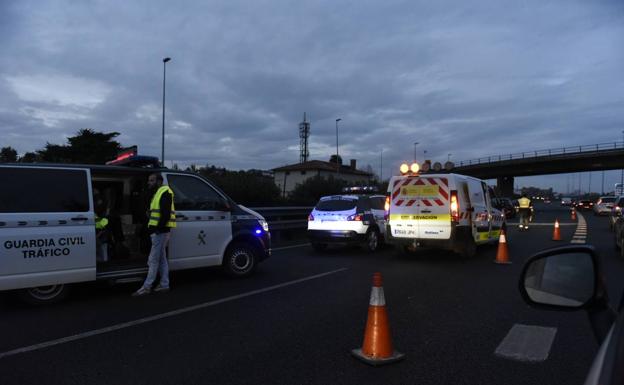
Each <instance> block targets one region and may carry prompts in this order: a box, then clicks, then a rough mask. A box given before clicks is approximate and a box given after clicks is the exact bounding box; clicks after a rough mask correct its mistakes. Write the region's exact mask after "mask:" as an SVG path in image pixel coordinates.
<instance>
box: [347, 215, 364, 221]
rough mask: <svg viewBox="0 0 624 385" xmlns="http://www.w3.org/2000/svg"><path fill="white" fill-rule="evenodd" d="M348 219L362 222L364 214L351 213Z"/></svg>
mask: <svg viewBox="0 0 624 385" xmlns="http://www.w3.org/2000/svg"><path fill="white" fill-rule="evenodd" d="M347 220H348V221H358V222H361V221H362V214H353V215H349V216H348V217H347Z"/></svg>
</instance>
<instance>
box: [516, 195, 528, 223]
mask: <svg viewBox="0 0 624 385" xmlns="http://www.w3.org/2000/svg"><path fill="white" fill-rule="evenodd" d="M518 208H519V211H520V230H522V229H523V228H524V229H525V230H528V229H529V217H530V216H531V200H530V199H529V198H527V196H526V194H522V197H521V198H520V199H518Z"/></svg>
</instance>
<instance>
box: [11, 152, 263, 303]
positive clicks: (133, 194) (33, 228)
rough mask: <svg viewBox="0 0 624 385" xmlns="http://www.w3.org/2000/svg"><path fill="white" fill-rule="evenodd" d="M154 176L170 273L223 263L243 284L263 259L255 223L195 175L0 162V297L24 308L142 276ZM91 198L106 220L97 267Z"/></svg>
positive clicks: (259, 221) (254, 216)
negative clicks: (87, 285) (76, 289)
mask: <svg viewBox="0 0 624 385" xmlns="http://www.w3.org/2000/svg"><path fill="white" fill-rule="evenodd" d="M143 158H147V157H143ZM153 166H154V165H153ZM154 172H160V173H161V175H162V176H163V178H164V184H166V185H168V186H169V187H170V188H171V190H172V191H173V193H174V204H175V214H176V222H177V227H176V228H175V229H173V230H172V233H171V240H170V243H169V246H168V250H169V253H168V258H169V266H170V270H172V271H173V270H181V269H188V268H195V267H202V266H222V267H223V268H224V270H225V271H226V272H227V273H229V274H230V275H233V276H238V277H243V276H247V275H249V274H251V273H252V272H253V271H254V269H255V268H256V266H257V264H258V263H259V262H260V261H262V260H263V259H265V258H267V257H269V256H270V254H271V248H270V234H269V228H268V225H267V222H266V221H265V220H264V218H263V217H262V216H260V215H259V214H257V213H255V212H253V211H252V210H249V209H247V208H245V207H243V206H239V205H237V204H236V203H235V202H233V201H232V200H231V199H230V198H229V197H228V196H227V195H226V194H225V193H224V192H223V191H221V190H220V189H219V188H217V187H216V186H215V185H213V184H212V183H211V182H209V181H208V180H206V179H204V178H203V177H201V176H199V175H197V174H194V173H189V172H183V171H176V170H169V169H164V168H163V169H161V168H157V167H151V168H146V167H128V166H103V165H102V166H95V165H68V164H64V165H58V164H57V165H52V164H0V181H2V188H1V189H0V291H4V290H17V291H18V293H19V294H20V296H21V297H22V298H23V299H25V300H27V301H28V302H31V303H50V302H56V301H58V300H60V299H62V298H63V297H64V296H65V295H66V293H67V290H68V284H71V283H75V282H85V281H93V280H96V279H97V280H113V281H121V282H124V280H125V281H130V280H139V281H140V280H141V279H142V278H144V276H145V274H146V272H147V266H146V264H147V256H148V254H149V249H150V241H149V235H148V232H147V221H148V219H147V215H146V213H147V210H148V207H149V200H150V196H149V193H148V191H147V178H148V176H149V174H151V173H154ZM95 200H98V201H100V203H101V204H103V206H104V209H103V210H102V209H98V210H99V211H104V212H105V213H104V215H105V217H106V218H107V219H108V226H107V227H108V232H109V236H108V240H107V242H106V248H107V253H106V254H107V258H106V259H105V260H101V259H100V260H96V228H95V213H94V207H95V205H96V203H95V202H94V201H95Z"/></svg>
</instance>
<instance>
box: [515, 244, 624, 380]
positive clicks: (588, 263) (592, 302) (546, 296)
mask: <svg viewBox="0 0 624 385" xmlns="http://www.w3.org/2000/svg"><path fill="white" fill-rule="evenodd" d="M603 276H604V273H603V271H602V268H601V263H600V256H599V255H598V253H597V252H596V250H595V249H594V248H593V247H592V246H586V245H582V246H580V245H579V246H563V247H558V248H555V249H550V250H545V251H542V252H539V253H537V254H535V255H533V256H531V257H530V258H529V260H528V261H527V262H526V263H525V264H524V267H523V270H522V273H521V274H520V281H519V282H518V284H519V289H520V294H521V296H522V298H523V300H524V301H525V302H526V303H527V304H529V305H530V306H532V307H535V308H538V309H548V310H559V311H573V310H585V311H586V312H587V315H588V318H589V321H590V324H591V329H592V331H593V334H594V337H595V338H596V340H597V342H598V344H600V348H599V349H598V352H597V354H596V356H595V357H594V361H593V363H592V367H591V369H590V370H589V373H588V374H587V377H586V378H585V382H584V383H585V385H597V384H610V385H615V384H622V383H623V382H622V378H623V377H622V376H623V372H622V354H623V350H622V346H624V301H620V304H619V306H618V308H617V311H614V310H613V309H612V308H611V307H610V305H609V300H608V293H607V287H606V285H605V283H604V279H603ZM616 298H617V296H616Z"/></svg>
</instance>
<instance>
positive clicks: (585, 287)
mask: <svg viewBox="0 0 624 385" xmlns="http://www.w3.org/2000/svg"><path fill="white" fill-rule="evenodd" d="M594 286H595V285H594V264H593V261H592V258H591V255H589V254H587V253H565V254H556V255H551V256H548V257H546V258H541V259H537V260H535V261H533V262H531V264H530V265H529V267H528V268H527V271H526V274H525V276H524V288H525V289H526V292H527V294H528V295H529V298H531V300H533V301H534V302H537V303H540V304H545V305H558V306H568V307H578V306H582V305H584V304H585V303H586V302H587V301H589V300H590V299H591V298H592V297H593V296H594Z"/></svg>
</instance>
